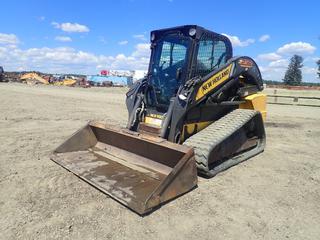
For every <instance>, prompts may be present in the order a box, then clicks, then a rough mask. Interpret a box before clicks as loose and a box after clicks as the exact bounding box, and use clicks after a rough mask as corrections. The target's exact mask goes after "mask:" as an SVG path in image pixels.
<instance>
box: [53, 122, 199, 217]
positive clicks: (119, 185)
mask: <svg viewBox="0 0 320 240" xmlns="http://www.w3.org/2000/svg"><path fill="white" fill-rule="evenodd" d="M51 159H52V160H53V161H54V162H56V163H58V164H59V165H61V166H62V167H64V168H66V169H67V170H69V171H71V172H72V173H74V174H75V175H77V176H78V177H80V178H81V179H83V180H85V181H86V182H88V183H90V184H91V185H93V186H95V187H96V188H98V189H99V190H101V191H102V192H104V193H106V194H108V195H109V196H111V197H112V198H114V199H116V200H118V201H119V202H120V203H122V204H123V205H125V206H127V207H129V208H131V209H132V210H134V211H135V212H137V213H139V214H141V215H143V214H146V213H148V212H150V211H152V210H153V209H154V208H156V207H158V206H160V205H161V204H162V203H164V202H167V201H169V200H170V199H173V198H176V197H177V196H179V195H181V194H183V193H186V192H188V191H190V190H191V189H193V188H194V187H195V186H196V185H197V169H196V164H195V158H194V152H193V149H192V148H188V147H186V146H183V145H179V144H175V143H171V142H168V141H166V140H164V139H162V138H157V137H152V136H150V135H145V134H139V133H136V132H130V131H129V130H125V129H117V128H114V127H110V126H107V125H106V124H104V123H99V122H90V123H89V124H87V125H86V126H84V127H83V128H82V129H80V130H79V131H77V132H76V133H74V134H73V135H72V136H71V137H70V138H69V139H68V140H67V141H65V142H64V143H63V144H61V145H60V146H59V147H58V148H57V149H55V150H54V152H53V154H52V156H51Z"/></svg>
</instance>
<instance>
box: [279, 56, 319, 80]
mask: <svg viewBox="0 0 320 240" xmlns="http://www.w3.org/2000/svg"><path fill="white" fill-rule="evenodd" d="M316 63H317V65H318V71H317V74H318V77H319V78H320V59H319V60H318V61H317V62H316ZM302 67H303V57H301V56H299V55H293V57H292V58H291V59H290V63H289V66H288V69H287V70H286V72H285V75H284V78H283V82H284V84H286V85H292V86H298V85H301V83H302V72H301V69H302Z"/></svg>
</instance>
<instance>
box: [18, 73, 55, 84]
mask: <svg viewBox="0 0 320 240" xmlns="http://www.w3.org/2000/svg"><path fill="white" fill-rule="evenodd" d="M20 79H21V80H22V81H26V82H28V81H29V82H30V80H34V81H36V82H39V83H43V84H49V83H48V81H47V80H46V79H44V78H43V77H40V76H39V74H37V73H34V72H31V73H25V74H23V75H22V76H21V77H20Z"/></svg>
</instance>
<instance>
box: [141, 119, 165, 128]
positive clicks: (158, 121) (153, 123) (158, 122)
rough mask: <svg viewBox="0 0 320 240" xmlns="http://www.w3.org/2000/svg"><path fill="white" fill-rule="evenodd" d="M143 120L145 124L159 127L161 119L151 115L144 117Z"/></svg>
mask: <svg viewBox="0 0 320 240" xmlns="http://www.w3.org/2000/svg"><path fill="white" fill-rule="evenodd" d="M144 122H145V123H147V124H151V125H155V126H158V127H161V124H162V120H161V119H158V118H153V117H145V120H144Z"/></svg>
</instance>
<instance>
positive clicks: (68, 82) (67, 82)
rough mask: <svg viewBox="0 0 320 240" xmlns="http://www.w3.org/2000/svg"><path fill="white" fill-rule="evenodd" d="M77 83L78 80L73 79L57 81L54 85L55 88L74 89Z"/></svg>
mask: <svg viewBox="0 0 320 240" xmlns="http://www.w3.org/2000/svg"><path fill="white" fill-rule="evenodd" d="M76 83H77V80H75V79H71V78H65V79H63V80H62V81H56V82H54V83H53V85H54V86H68V87H73V86H75V85H76Z"/></svg>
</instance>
